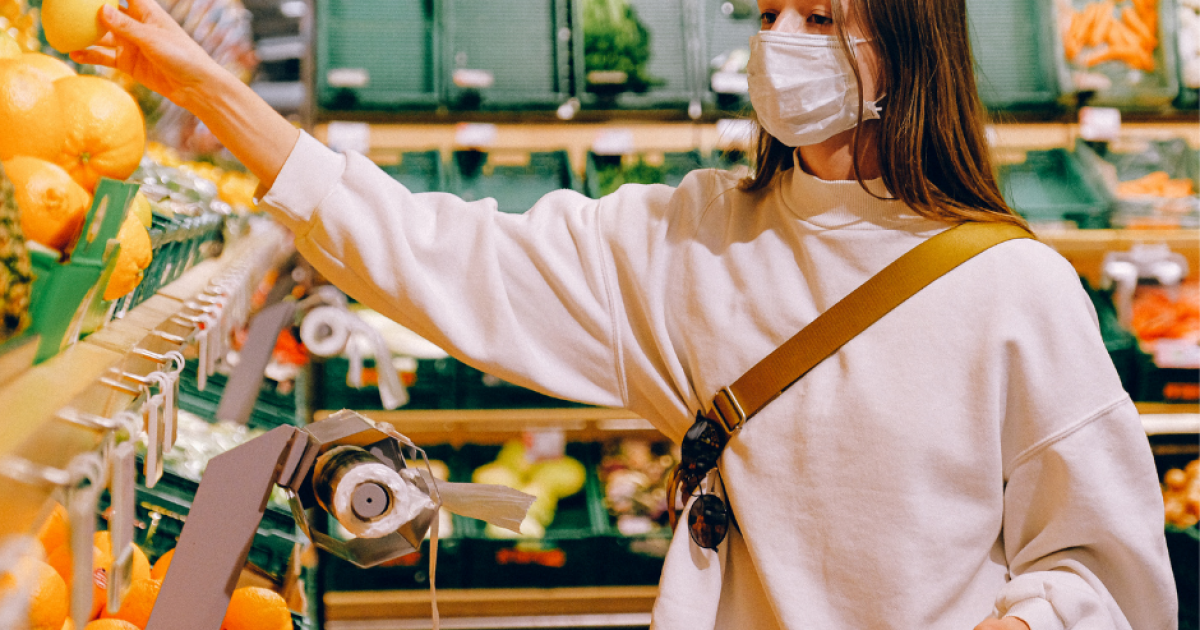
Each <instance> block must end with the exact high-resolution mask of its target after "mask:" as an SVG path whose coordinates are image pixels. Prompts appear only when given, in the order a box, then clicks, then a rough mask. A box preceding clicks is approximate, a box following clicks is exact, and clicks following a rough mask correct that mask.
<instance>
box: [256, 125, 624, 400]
mask: <svg viewBox="0 0 1200 630" xmlns="http://www.w3.org/2000/svg"><path fill="white" fill-rule="evenodd" d="M263 203H264V205H265V206H266V207H267V209H268V210H269V211H271V213H272V214H273V215H274V216H275V217H276V218H277V219H278V220H280V221H281V222H282V223H284V224H285V225H286V226H287V227H288V228H289V229H291V230H292V231H293V233H294V234H295V235H296V248H297V250H298V251H299V252H300V253H301V254H302V255H303V256H304V257H305V258H306V259H307V260H308V261H309V262H311V263H312V264H313V266H314V267H316V269H318V270H319V271H320V272H321V273H322V274H324V275H325V276H326V277H327V278H329V280H330V281H332V282H333V283H334V284H335V285H337V286H338V287H339V288H341V289H342V290H344V291H346V293H347V294H349V295H350V296H352V297H354V299H356V300H358V301H360V302H362V303H363V304H365V305H367V306H369V307H371V308H373V309H375V310H377V311H378V312H380V313H382V314H384V315H386V316H387V317H389V318H391V319H393V320H395V321H397V322H399V323H401V324H403V325H404V326H406V327H408V328H409V329H411V330H413V331H414V332H416V333H417V334H419V335H421V336H423V337H425V338H426V339H429V340H430V341H432V342H433V343H436V344H437V345H439V346H441V347H442V348H444V349H445V350H446V351H447V352H449V353H450V354H452V355H453V356H455V357H457V358H459V359H461V360H463V361H465V362H466V363H468V364H471V365H473V366H475V367H477V368H480V369H484V370H487V371H488V372H490V373H493V374H495V375H496V376H499V377H501V378H503V379H505V380H508V381H510V382H513V383H515V384H518V385H521V386H524V387H528V388H531V389H534V390H538V391H541V392H544V393H547V394H550V395H554V396H559V397H563V398H570V399H573V400H578V401H580V402H586V403H591V404H596V405H604V406H613V407H623V406H624V399H623V395H622V385H621V379H620V378H619V377H618V372H619V368H618V361H617V356H618V352H619V348H617V346H616V333H615V330H614V319H615V318H614V300H613V299H612V297H611V295H610V290H611V287H610V286H609V285H610V283H611V279H610V277H609V274H608V270H607V267H606V265H607V262H606V261H607V259H606V256H605V254H604V245H603V243H602V233H603V229H602V227H601V221H602V218H603V217H602V216H601V212H600V204H599V203H598V202H596V201H594V200H591V199H588V198H587V197H584V196H583V195H580V194H578V193H575V192H571V191H557V192H553V193H550V194H548V195H546V196H545V197H543V198H542V199H541V200H540V201H539V202H538V203H537V204H536V205H535V206H534V207H533V208H532V209H531V210H530V211H528V212H527V213H525V214H520V215H514V214H505V213H502V212H499V211H498V210H497V208H496V203H495V201H494V200H492V199H483V200H479V201H474V202H466V201H463V200H462V199H460V198H458V197H455V196H453V195H449V194H444V193H423V194H415V193H412V192H410V191H409V190H408V189H407V188H405V187H404V186H403V185H401V184H400V183H399V182H397V181H395V180H394V179H392V178H391V177H389V176H388V175H387V174H386V173H384V172H383V171H382V170H381V169H379V168H378V167H377V166H376V165H375V164H374V163H372V162H371V161H370V160H368V159H367V158H365V157H363V156H361V155H359V154H356V153H352V152H351V153H346V154H344V155H342V154H338V153H335V152H333V151H331V150H330V149H328V148H326V147H325V146H324V145H322V144H321V143H320V142H318V141H317V140H315V139H314V138H312V137H311V136H309V135H307V134H301V136H300V139H299V141H298V142H297V144H296V146H295V148H294V149H293V150H292V153H291V155H290V156H289V158H288V160H287V162H286V163H285V165H284V167H283V169H282V171H281V172H280V174H279V176H278V178H277V179H276V182H275V184H274V185H273V186H272V188H271V190H270V191H268V193H267V194H266V195H265V197H264V198H263Z"/></svg>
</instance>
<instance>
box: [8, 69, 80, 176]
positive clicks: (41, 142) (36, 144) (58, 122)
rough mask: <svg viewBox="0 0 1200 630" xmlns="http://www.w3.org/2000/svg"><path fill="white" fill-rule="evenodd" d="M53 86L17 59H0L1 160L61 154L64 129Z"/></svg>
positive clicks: (49, 158) (42, 73)
mask: <svg viewBox="0 0 1200 630" xmlns="http://www.w3.org/2000/svg"><path fill="white" fill-rule="evenodd" d="M62 121H63V115H62V106H61V105H60V104H59V97H58V95H57V94H56V93H55V89H54V83H53V82H52V81H48V80H47V79H46V74H45V73H44V72H41V71H39V70H38V69H37V68H34V67H31V66H30V65H28V64H25V63H22V60H20V59H0V160H7V159H9V158H11V157H13V156H14V155H28V156H32V157H40V158H43V159H46V160H53V159H57V158H58V157H59V156H60V155H62V152H63V146H64V145H65V144H66V140H67V133H66V132H67V130H66V128H65V126H64V125H63V124H62Z"/></svg>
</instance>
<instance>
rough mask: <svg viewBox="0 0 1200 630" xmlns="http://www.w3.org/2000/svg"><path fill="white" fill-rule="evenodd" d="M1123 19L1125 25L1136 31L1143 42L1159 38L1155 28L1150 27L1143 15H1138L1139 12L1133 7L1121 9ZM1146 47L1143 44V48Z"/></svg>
mask: <svg viewBox="0 0 1200 630" xmlns="http://www.w3.org/2000/svg"><path fill="white" fill-rule="evenodd" d="M1121 21H1122V22H1124V23H1125V26H1127V27H1129V29H1130V30H1132V31H1133V32H1134V33H1136V34H1137V36H1138V37H1139V38H1141V40H1142V41H1143V42H1145V41H1147V40H1157V39H1158V38H1157V37H1156V36H1155V34H1154V29H1152V28H1150V26H1148V25H1147V24H1146V23H1145V22H1143V21H1142V17H1141V16H1140V15H1138V12H1137V11H1135V10H1134V9H1133V7H1125V8H1124V9H1122V10H1121ZM1156 43H1157V42H1156ZM1144 47H1145V46H1143V48H1144Z"/></svg>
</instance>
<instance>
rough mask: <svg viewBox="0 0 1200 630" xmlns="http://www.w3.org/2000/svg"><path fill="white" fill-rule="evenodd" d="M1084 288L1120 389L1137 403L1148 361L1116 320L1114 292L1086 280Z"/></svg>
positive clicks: (1135, 342) (1126, 330) (1128, 333)
mask: <svg viewBox="0 0 1200 630" xmlns="http://www.w3.org/2000/svg"><path fill="white" fill-rule="evenodd" d="M1080 282H1082V283H1083V288H1084V290H1085V291H1087V294H1088V296H1089V297H1091V299H1092V306H1093V307H1094V308H1095V309H1096V316H1097V318H1098V319H1099V320H1100V337H1101V338H1102V339H1103V340H1104V347H1105V348H1106V349H1107V350H1108V356H1109V358H1111V359H1112V362H1113V367H1115V368H1117V374H1118V375H1119V376H1120V377H1121V386H1122V387H1124V388H1125V391H1126V392H1128V393H1129V395H1130V397H1131V398H1133V399H1134V400H1138V399H1139V396H1140V394H1141V387H1142V384H1141V374H1142V370H1143V365H1144V362H1145V353H1144V352H1142V349H1141V347H1140V346H1139V345H1138V340H1137V338H1136V337H1134V336H1133V333H1132V332H1130V331H1129V330H1128V329H1126V328H1125V327H1124V326H1122V325H1121V322H1120V320H1119V319H1118V318H1117V309H1116V307H1115V306H1113V301H1112V291H1102V290H1099V289H1095V288H1093V287H1092V285H1091V284H1090V283H1089V282H1088V281H1087V279H1085V278H1080Z"/></svg>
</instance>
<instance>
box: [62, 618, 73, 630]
mask: <svg viewBox="0 0 1200 630" xmlns="http://www.w3.org/2000/svg"><path fill="white" fill-rule="evenodd" d="M62 630H75V622H74V621H71V617H70V615H68V616H67V618H66V620H65V621H63V627H62Z"/></svg>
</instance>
